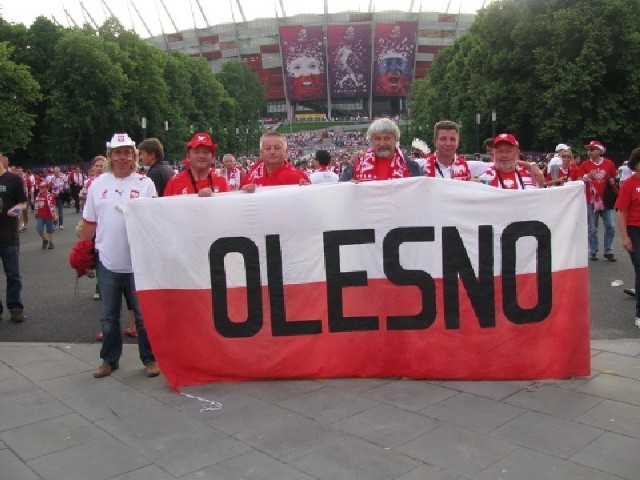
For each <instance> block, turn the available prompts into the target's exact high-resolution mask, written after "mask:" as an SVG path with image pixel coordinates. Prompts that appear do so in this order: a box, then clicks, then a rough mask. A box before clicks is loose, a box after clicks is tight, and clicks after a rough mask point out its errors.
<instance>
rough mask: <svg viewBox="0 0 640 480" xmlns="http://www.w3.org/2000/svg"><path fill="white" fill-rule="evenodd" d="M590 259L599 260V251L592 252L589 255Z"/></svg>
mask: <svg viewBox="0 0 640 480" xmlns="http://www.w3.org/2000/svg"><path fill="white" fill-rule="evenodd" d="M589 260H594V261H597V260H598V254H597V253H592V254H590V255H589Z"/></svg>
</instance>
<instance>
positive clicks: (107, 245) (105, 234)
mask: <svg viewBox="0 0 640 480" xmlns="http://www.w3.org/2000/svg"><path fill="white" fill-rule="evenodd" d="M155 196H157V192H156V187H155V185H154V184H153V181H152V180H151V179H150V178H149V177H145V176H143V175H140V174H138V173H131V175H129V176H128V177H125V178H116V177H114V176H113V173H110V172H109V173H103V174H102V175H100V176H99V177H98V178H96V179H95V181H94V182H93V183H92V184H91V188H90V189H89V191H88V192H87V200H86V203H85V205H84V210H83V212H82V218H83V219H84V220H86V221H87V222H91V223H96V224H97V225H96V227H97V228H96V250H98V252H99V256H100V262H101V263H102V264H103V265H104V266H105V267H106V268H107V269H108V270H111V271H112V272H116V273H132V272H133V267H132V265H131V251H130V249H129V238H128V237H127V229H126V226H125V222H124V214H123V213H122V207H123V206H124V204H125V203H127V202H130V201H131V200H133V199H135V198H138V197H155Z"/></svg>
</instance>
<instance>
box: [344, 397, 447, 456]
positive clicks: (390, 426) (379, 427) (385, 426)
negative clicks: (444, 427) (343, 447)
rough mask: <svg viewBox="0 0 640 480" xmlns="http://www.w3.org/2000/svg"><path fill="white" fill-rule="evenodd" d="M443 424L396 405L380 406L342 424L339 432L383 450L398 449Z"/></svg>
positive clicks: (352, 417)
mask: <svg viewBox="0 0 640 480" xmlns="http://www.w3.org/2000/svg"><path fill="white" fill-rule="evenodd" d="M439 425H440V422H438V421H437V420H434V419H433V418H428V417H425V416H424V415H419V414H417V413H413V412H409V411H407V410H403V409H401V408H398V407H394V406H392V405H378V406H377V407H373V408H370V409H368V410H365V411H364V412H360V413H357V414H355V415H352V416H351V417H348V418H345V419H342V420H338V421H337V422H335V423H334V424H333V426H334V427H335V428H337V429H338V430H341V431H343V432H346V433H350V434H351V435H354V436H356V437H359V438H362V439H364V440H367V441H369V442H371V443H375V444H376V445H380V446H382V447H389V448H393V447H397V446H398V445H402V444H403V443H406V442H408V441H410V440H412V439H414V438H416V437H418V436H420V435H422V434H424V433H426V432H428V431H430V430H433V429H435V428H436V427H438V426H439Z"/></svg>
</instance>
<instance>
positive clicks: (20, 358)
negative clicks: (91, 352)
mask: <svg viewBox="0 0 640 480" xmlns="http://www.w3.org/2000/svg"><path fill="white" fill-rule="evenodd" d="M67 356H68V355H67V354H66V353H64V352H62V351H60V350H58V349H56V348H52V347H51V346H49V345H47V344H42V343H34V344H21V343H13V344H12V343H3V344H2V349H0V362H4V363H6V364H7V365H9V366H10V367H11V368H15V367H18V366H21V365H29V364H31V363H37V364H42V365H46V364H47V363H49V362H55V361H57V360H63V359H64V358H66V357H67Z"/></svg>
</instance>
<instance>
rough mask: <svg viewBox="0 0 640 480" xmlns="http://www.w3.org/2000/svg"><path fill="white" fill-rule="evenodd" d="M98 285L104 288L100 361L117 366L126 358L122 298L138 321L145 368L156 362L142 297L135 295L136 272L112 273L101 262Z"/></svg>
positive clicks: (137, 325) (98, 271) (101, 289)
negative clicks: (141, 310) (142, 306)
mask: <svg viewBox="0 0 640 480" xmlns="http://www.w3.org/2000/svg"><path fill="white" fill-rule="evenodd" d="M96 271H97V275H98V284H99V285H100V287H99V288H100V299H101V300H102V312H101V318H100V324H101V326H102V333H103V334H104V340H103V341H102V348H101V349H100V358H102V360H103V361H104V363H107V364H109V365H111V367H115V366H116V365H117V364H118V361H119V360H120V357H121V356H122V328H121V325H120V311H121V309H122V295H123V294H124V296H125V297H126V299H127V302H128V303H129V305H130V306H131V309H132V310H133V313H134V315H135V318H136V329H137V330H138V353H139V355H140V360H142V363H143V364H144V365H147V364H148V363H151V362H154V361H155V357H154V356H153V352H152V351H151V345H150V344H149V337H147V331H146V330H145V328H144V323H143V321H142V314H141V313H140V306H139V305H138V297H137V296H136V294H135V288H136V286H135V283H134V280H133V273H116V272H112V271H111V270H108V269H107V268H106V267H105V266H104V265H103V264H102V262H100V260H99V259H98V261H97V269H96Z"/></svg>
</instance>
